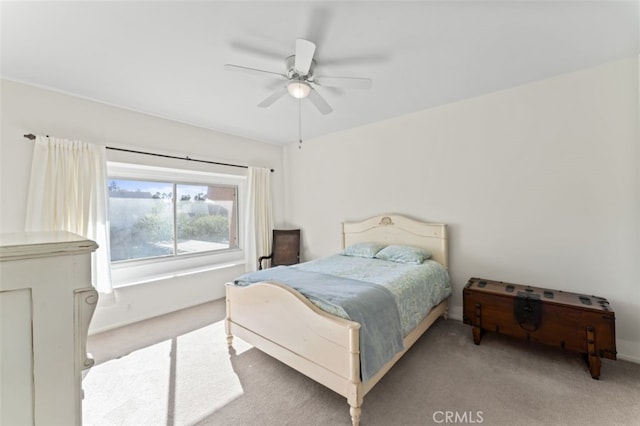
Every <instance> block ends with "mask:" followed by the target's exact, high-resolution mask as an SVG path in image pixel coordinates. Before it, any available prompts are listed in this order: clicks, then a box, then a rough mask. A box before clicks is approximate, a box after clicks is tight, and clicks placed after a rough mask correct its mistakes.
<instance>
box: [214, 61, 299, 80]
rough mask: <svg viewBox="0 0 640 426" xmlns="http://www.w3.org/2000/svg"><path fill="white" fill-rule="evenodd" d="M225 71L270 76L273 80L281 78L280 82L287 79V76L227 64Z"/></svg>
mask: <svg viewBox="0 0 640 426" xmlns="http://www.w3.org/2000/svg"><path fill="white" fill-rule="evenodd" d="M224 69H225V70H227V71H239V72H244V73H247V74H253V75H261V76H268V77H272V78H279V79H280V80H286V79H287V76H286V75H283V74H279V73H277V72H271V71H265V70H259V69H256V68H249V67H242V66H240V65H232V64H225V66H224Z"/></svg>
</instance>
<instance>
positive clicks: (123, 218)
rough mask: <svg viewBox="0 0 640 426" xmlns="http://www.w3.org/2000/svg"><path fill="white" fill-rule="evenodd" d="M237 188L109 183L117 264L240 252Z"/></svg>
mask: <svg viewBox="0 0 640 426" xmlns="http://www.w3.org/2000/svg"><path fill="white" fill-rule="evenodd" d="M236 199H237V187H235V186H220V185H197V184H191V185H188V184H177V183H174V182H153V181H142V180H125V179H109V220H110V238H111V261H112V262H117V261H125V260H135V259H146V258H151V257H158V256H179V255H183V254H190V253H201V252H209V251H217V250H225V249H230V248H237V247H238V236H237V233H236V230H237V207H236Z"/></svg>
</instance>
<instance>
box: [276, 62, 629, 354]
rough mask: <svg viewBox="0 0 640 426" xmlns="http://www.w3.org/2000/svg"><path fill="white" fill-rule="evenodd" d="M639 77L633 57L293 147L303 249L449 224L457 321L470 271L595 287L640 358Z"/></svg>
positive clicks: (292, 212) (292, 213) (309, 254)
mask: <svg viewBox="0 0 640 426" xmlns="http://www.w3.org/2000/svg"><path fill="white" fill-rule="evenodd" d="M638 76H639V74H638V58H630V59H627V60H623V61H619V62H615V63H609V64H604V65H602V66H598V67H595V68H591V69H587V70H582V71H579V72H575V73H572V74H567V75H562V76H558V77H556V78H552V79H549V80H544V81H539V82H535V83H531V84H527V85H523V86H520V87H516V88H512V89H508V90H504V91H499V92H495V93H491V94H487V95H484V96H480V97H477V98H473V99H468V100H464V101H461V102H456V103H453V104H449V105H445V106H442V107H439V108H433V109H430V110H426V111H422V112H418V113H415V114H411V115H408V116H403V117H398V118H395V119H391V120H388V121H384V122H378V123H374V124H371V125H367V126H364V127H360V128H356V129H352V130H348V131H344V132H340V133H336V134H332V135H329V136H325V137H320V138H316V139H314V140H309V141H305V142H304V145H303V148H302V149H301V150H299V149H298V147H297V146H296V145H290V146H287V147H286V150H285V170H286V173H287V175H286V178H285V185H286V186H285V187H286V191H285V193H286V211H287V216H288V218H289V219H290V221H291V222H293V224H294V225H295V226H300V227H301V228H302V235H303V256H304V257H305V258H307V259H309V258H314V257H317V256H322V255H327V254H331V253H335V252H337V251H338V250H339V248H340V224H341V222H342V221H350V220H360V219H364V218H366V217H369V216H371V215H375V214H379V213H401V214H406V215H409V216H413V217H415V218H418V219H422V220H428V221H432V222H443V223H447V224H449V232H450V253H449V255H450V257H449V259H450V273H451V278H452V282H453V288H454V294H453V299H452V304H453V307H452V316H453V317H457V318H461V316H462V306H461V305H462V288H463V286H464V284H465V283H466V282H467V280H468V279H469V278H470V277H474V276H475V277H483V278H489V279H497V280H502V281H507V282H513V283H521V284H529V285H535V286H542V287H549V288H554V289H561V290H565V291H573V292H581V293H587V294H595V295H599V296H602V297H606V298H607V299H608V300H609V302H610V303H611V305H612V307H613V309H614V310H615V312H616V317H617V321H616V323H617V330H616V331H617V339H618V348H617V349H618V352H619V355H620V356H621V357H622V358H626V359H634V360H636V361H638V362H640V327H638V325H640V280H639V279H638V277H639V276H640V274H639V273H640V268H639V267H638V264H639V263H640V261H639V260H638V259H640V226H639V223H638V222H639V218H640V177H639V176H640V175H639V174H638V171H637V169H638V165H639V159H640V158H639V154H640V151H639V144H640V143H639V140H640V132H639V130H638V120H639V116H638V113H639V110H638V95H639V92H638ZM398 90H402V85H399V86H398ZM425 96H428V94H425ZM336 113H339V111H336ZM469 333H471V332H469Z"/></svg>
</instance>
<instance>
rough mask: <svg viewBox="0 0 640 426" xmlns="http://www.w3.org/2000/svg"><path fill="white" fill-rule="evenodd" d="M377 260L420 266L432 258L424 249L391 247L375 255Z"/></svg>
mask: <svg viewBox="0 0 640 426" xmlns="http://www.w3.org/2000/svg"><path fill="white" fill-rule="evenodd" d="M375 257H376V259H382V260H390V261H392V262H398V263H409V264H413V265H419V264H421V263H422V262H424V261H425V260H427V259H429V258H430V257H431V254H430V253H427V252H426V251H425V250H424V249H421V248H419V247H412V246H400V245H390V246H387V247H385V248H383V249H382V250H380V251H379V252H378V253H376V255H375Z"/></svg>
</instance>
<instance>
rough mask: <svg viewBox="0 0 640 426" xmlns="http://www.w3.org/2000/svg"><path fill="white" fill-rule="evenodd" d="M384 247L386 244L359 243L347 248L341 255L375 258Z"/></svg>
mask: <svg viewBox="0 0 640 426" xmlns="http://www.w3.org/2000/svg"><path fill="white" fill-rule="evenodd" d="M384 247H385V245H384V244H378V243H357V244H353V245H350V246H349V247H347V248H345V249H344V251H343V252H342V253H341V254H342V255H344V256H356V257H369V258H373V257H374V256H375V255H376V253H378V252H379V251H380V250H382V249H383V248H384Z"/></svg>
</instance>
